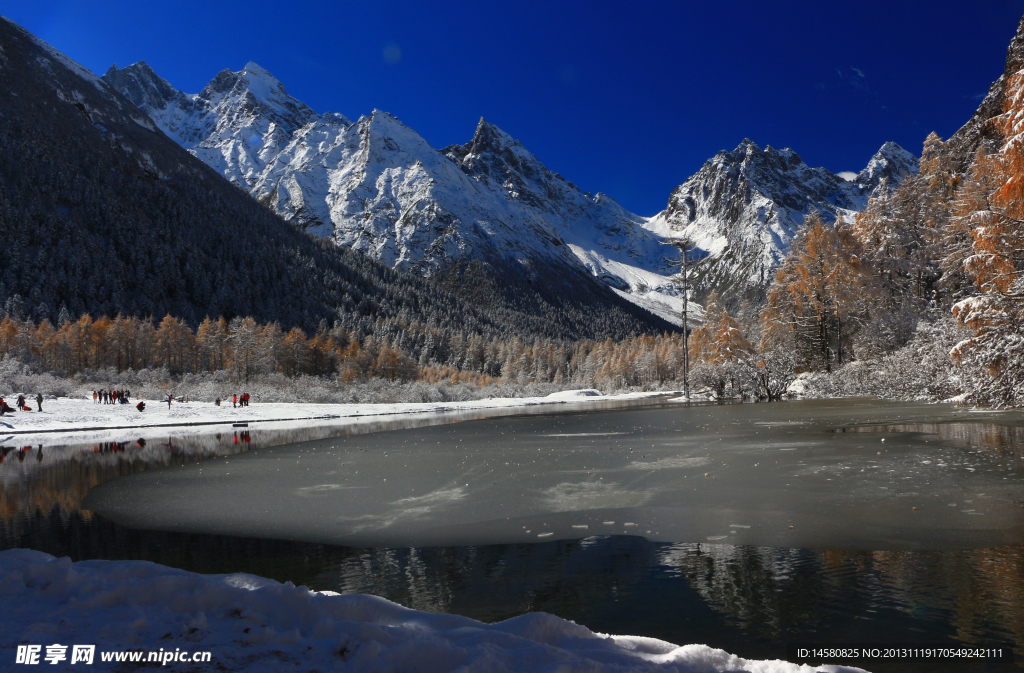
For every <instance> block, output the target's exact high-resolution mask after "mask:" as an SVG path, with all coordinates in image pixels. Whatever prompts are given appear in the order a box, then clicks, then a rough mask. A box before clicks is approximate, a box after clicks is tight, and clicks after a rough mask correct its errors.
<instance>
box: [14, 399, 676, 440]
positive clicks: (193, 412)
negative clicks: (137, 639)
mask: <svg viewBox="0 0 1024 673" xmlns="http://www.w3.org/2000/svg"><path fill="white" fill-rule="evenodd" d="M664 394H665V393H664V392H649V393H628V394H623V395H602V394H601V393H600V392H598V391H596V390H565V391H561V392H557V393H552V394H551V395H548V396H547V397H516V398H493V399H486V400H471V401H465V402H422V403H395V404H294V403H273V402H268V403H255V404H251V405H250V406H246V407H232V406H231V401H230V400H228V401H227V402H222V403H221V406H216V405H214V404H212V403H209V402H172V403H171V405H170V407H168V405H167V402H161V401H159V400H146V410H145V411H141V412H140V411H138V410H137V409H136V408H135V406H134V405H135V402H136V400H132V403H131V404H97V403H95V402H93V401H92V400H91V399H88V400H86V399H74V398H69V397H61V398H56V399H48V400H45V401H44V402H43V411H42V412H41V413H40V412H38V411H35V410H33V411H19V412H14V413H9V414H5V415H3V416H0V438H3V437H5V436H15V437H17V436H26V437H30V438H31V441H32V442H33V443H34V442H35V441H36V440H37V439H38V438H39V437H40V435H41V434H44V433H61V434H62V435H64V438H65V439H67V436H66V434H65V433H72V432H74V433H95V432H104V431H109V430H126V431H128V430H130V431H132V432H133V433H135V432H136V431H139V434H140V436H146V434H147V433H146V432H145V431H146V430H149V431H155V432H156V433H157V434H166V433H167V429H168V428H175V427H182V428H190V429H193V430H199V429H200V428H201V427H202V426H208V427H209V429H215V428H217V427H218V426H219V427H221V428H223V427H228V428H230V426H231V425H233V424H235V423H252V424H259V427H261V428H272V427H273V428H281V427H284V424H286V423H289V424H292V425H309V424H314V423H315V424H318V425H322V424H338V423H340V424H346V423H353V422H359V421H362V420H365V419H369V418H374V417H384V416H395V415H403V414H437V413H443V412H465V411H476V410H480V411H486V410H501V409H511V408H516V407H528V406H537V405H563V404H568V403H581V404H587V403H595V402H597V403H604V402H609V401H611V402H614V401H624V400H634V399H640V398H644V397H652V396H658V395H664ZM9 401H11V402H13V398H9ZM33 404H34V402H33Z"/></svg>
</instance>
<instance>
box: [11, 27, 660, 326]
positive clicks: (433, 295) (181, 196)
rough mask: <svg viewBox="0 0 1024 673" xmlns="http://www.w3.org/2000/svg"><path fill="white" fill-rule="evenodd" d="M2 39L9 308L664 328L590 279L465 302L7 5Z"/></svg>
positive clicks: (58, 314) (27, 313) (314, 322)
mask: <svg viewBox="0 0 1024 673" xmlns="http://www.w3.org/2000/svg"><path fill="white" fill-rule="evenodd" d="M0 48H2V51H0V91H2V96H3V101H4V106H3V110H2V114H0V240H3V246H2V249H0V298H2V299H0V301H2V306H3V311H4V312H5V314H6V315H9V316H11V317H13V318H16V319H23V318H33V319H35V320H37V321H38V320H43V319H46V320H48V321H50V322H51V323H53V324H61V323H62V322H65V321H66V320H67V319H68V318H69V317H70V318H73V319H77V318H78V317H79V316H80V315H81V314H83V313H90V314H92V315H94V316H100V315H107V316H110V317H114V316H115V315H117V314H124V315H134V316H151V317H153V318H156V319H157V320H160V319H161V318H162V317H163V316H164V315H167V314H170V315H173V316H175V317H176V318H179V319H181V320H184V321H186V322H187V323H188V324H190V325H192V326H193V327H194V326H196V325H198V323H199V322H200V321H201V320H202V319H203V318H204V317H205V316H208V315H209V316H211V317H214V318H216V317H218V316H224V317H226V318H229V319H230V318H233V317H236V316H251V317H253V318H254V319H256V320H258V321H260V322H271V321H276V322H278V323H279V324H280V325H282V326H283V327H284V328H286V329H287V328H291V327H293V326H298V327H301V328H303V329H306V330H307V331H311V332H312V331H315V330H317V329H318V328H319V327H320V326H321V323H325V324H326V325H327V326H328V327H333V326H335V324H340V325H343V326H344V327H345V328H347V329H350V330H355V331H356V332H358V333H360V335H361V336H362V335H366V334H372V333H373V331H374V329H375V327H376V325H377V324H378V322H379V321H380V320H382V319H396V320H398V319H401V320H403V321H405V323H406V324H421V325H423V326H425V327H426V326H429V327H431V328H436V329H440V330H442V331H450V332H465V333H466V334H480V335H485V336H488V337H491V336H499V335H500V336H511V335H520V336H523V337H533V336H543V337H549V338H562V339H577V338H588V337H591V338H593V337H597V338H604V337H615V338H621V337H625V336H627V335H630V334H634V333H642V332H647V331H660V330H663V329H671V326H670V325H668V324H667V323H664V322H663V321H661V320H659V319H657V318H655V317H653V316H651V315H649V314H646V313H645V312H643V311H642V310H640V309H636V308H635V307H632V306H630V305H628V304H626V303H625V302H621V301H618V302H616V301H611V302H607V301H606V302H601V303H599V304H598V306H600V308H601V310H600V311H596V310H590V311H588V310H587V307H586V306H579V305H577V303H574V302H573V300H576V299H579V298H580V297H584V296H585V295H586V292H583V293H582V294H581V293H579V292H577V293H576V295H577V296H573V294H572V293H570V292H566V296H565V299H564V301H563V302H562V303H558V302H552V301H539V300H538V299H537V298H536V297H534V296H529V295H524V296H517V297H508V296H505V295H503V294H502V293H494V294H493V295H492V296H490V297H488V301H487V302H485V303H484V302H482V303H480V304H477V305H474V304H473V303H471V302H468V301H466V300H465V299H462V298H459V297H458V296H456V295H455V294H453V293H451V292H449V291H446V290H444V289H442V288H440V287H438V286H437V285H436V284H433V283H431V282H429V281H425V280H422V279H417V278H414V277H412V276H409V275H406V274H403V273H400V272H396V271H393V270H390V269H386V268H385V267H383V266H382V265H380V264H378V263H376V262H373V261H371V260H369V259H367V258H366V257H365V256H363V255H359V254H356V253H352V252H349V251H345V250H339V249H337V247H336V246H333V245H330V244H327V243H321V242H318V241H316V240H313V239H311V238H310V237H308V236H307V235H305V234H304V233H302V232H300V231H298V230H297V229H296V228H294V227H293V226H291V225H289V224H287V223H286V222H284V221H283V220H282V219H281V218H280V217H277V216H276V215H274V214H272V213H271V212H269V211H268V210H267V209H266V208H265V207H264V206H262V205H260V204H259V203H257V202H256V201H254V200H253V199H252V198H251V197H250V196H248V195H247V194H245V193H243V192H242V191H240V190H239V189H237V188H236V187H234V186H232V185H231V184H230V183H228V182H227V181H226V180H225V179H224V178H223V177H221V176H220V175H218V174H216V173H215V172H214V171H213V170H211V169H210V168H208V167H207V166H205V165H204V164H203V163H202V162H200V161H199V160H197V159H196V158H195V157H193V156H191V155H190V154H188V153H187V152H186V151H185V150H183V149H182V148H181V147H179V146H178V145H177V144H176V143H174V142H173V141H172V140H170V139H169V138H167V137H166V136H165V135H164V134H163V133H161V132H160V131H159V130H157V128H156V127H155V126H154V125H153V123H152V121H151V120H150V119H149V118H148V117H147V116H146V115H145V114H144V113H142V112H141V111H139V110H138V109H137V108H136V107H135V106H134V105H132V104H131V103H130V102H128V101H127V100H125V99H124V98H123V97H121V96H120V95H119V94H117V93H116V92H115V91H114V90H113V89H112V88H111V87H109V86H108V85H106V84H105V83H103V82H102V81H101V80H99V79H98V78H96V77H95V76H93V75H92V74H91V73H89V72H88V71H86V70H85V69H84V68H81V66H78V65H77V64H75V63H74V62H72V61H70V60H68V59H67V58H66V57H63V56H62V55H61V54H59V53H58V52H56V51H55V50H53V49H52V48H50V47H48V46H47V45H45V44H44V43H41V42H39V41H38V40H36V39H35V38H34V37H32V36H31V35H29V34H28V33H26V32H25V31H23V30H21V29H20V28H18V27H17V26H15V25H13V24H11V23H9V22H7V21H6V20H0ZM470 280H472V279H470ZM538 280H539V281H540V282H544V279H543V278H541V279H538ZM568 284H569V285H571V280H569V281H568ZM581 303H583V304H586V302H581ZM590 308H591V309H593V308H596V307H595V306H591V307H590Z"/></svg>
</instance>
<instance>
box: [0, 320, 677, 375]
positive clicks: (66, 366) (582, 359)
mask: <svg viewBox="0 0 1024 673" xmlns="http://www.w3.org/2000/svg"><path fill="white" fill-rule="evenodd" d="M682 339H683V337H682V335H680V334H664V335H660V336H639V337H634V338H630V339H625V340H621V341H612V340H610V339H609V340H606V341H554V340H541V339H535V340H533V341H532V342H526V341H523V340H522V339H519V338H512V339H508V340H503V339H500V338H498V337H492V338H490V339H487V338H484V337H481V336H479V335H475V334H473V335H468V336H467V335H464V334H461V333H455V334H446V333H444V332H442V331H440V330H436V329H432V328H429V327H426V326H424V325H421V324H415V323H413V324H410V323H407V322H404V321H399V320H391V321H385V320H380V321H378V323H377V325H376V326H375V329H374V334H372V335H367V336H363V337H361V338H360V335H359V333H358V332H354V331H348V330H346V329H345V328H343V327H335V328H333V329H327V328H326V326H323V327H321V329H320V330H318V331H317V332H316V333H314V334H312V335H308V334H307V333H306V332H304V331H303V330H301V329H298V328H294V329H291V330H289V331H284V330H282V329H281V328H280V326H279V325H278V324H277V323H276V322H270V323H265V324H259V323H257V322H256V321H255V320H254V319H252V318H235V319H233V320H230V321H228V320H225V319H224V318H218V319H216V320H214V319H211V318H206V319H204V320H203V321H202V322H201V323H200V324H199V325H197V326H196V327H195V328H192V327H190V326H189V325H188V324H187V323H186V322H185V321H182V320H179V319H177V318H174V317H172V316H166V317H165V318H164V319H163V320H161V321H160V322H159V323H155V322H154V321H152V320H148V319H144V318H136V317H129V316H116V317H114V318H109V317H106V316H104V317H100V318H98V319H95V320H94V319H93V318H92V317H90V316H89V315H83V316H81V317H80V318H78V319H77V320H64V321H63V322H62V323H61V324H60V325H59V326H56V327H55V326H54V325H53V324H52V323H50V322H49V321H48V320H42V321H39V322H34V321H32V320H29V319H25V320H14V319H12V318H10V317H8V318H4V319H3V320H0V358H2V357H5V356H6V357H12V358H17V359H19V360H21V361H23V362H27V363H30V364H32V365H34V366H35V368H37V369H43V370H47V371H51V372H55V373H59V374H62V375H65V376H73V375H75V374H77V373H79V372H83V371H88V370H97V369H106V368H110V369H114V370H116V371H119V372H120V371H126V370H136V371H137V370H143V369H166V370H167V371H168V373H169V374H171V375H177V374H187V373H199V372H215V371H224V370H227V371H230V372H232V373H233V374H234V375H235V376H236V378H237V379H239V380H245V379H247V378H249V377H252V376H254V375H258V374H268V373H275V372H276V373H282V374H284V375H286V376H290V377H291V376H297V375H300V374H306V375H316V376H335V375H337V376H339V377H340V378H341V379H342V380H343V381H350V382H356V381H365V380H368V379H371V378H383V379H388V380H392V381H413V380H423V381H427V382H432V383H433V382H439V381H444V380H448V381H452V382H469V383H476V384H478V385H487V384H490V383H497V382H514V383H530V382H538V383H544V382H553V383H569V382H572V383H578V384H579V385H581V386H586V387H597V388H603V389H621V388H629V387H645V386H660V385H664V384H666V383H669V382H675V381H680V380H681V378H682V344H683V341H682Z"/></svg>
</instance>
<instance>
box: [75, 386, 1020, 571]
mask: <svg viewBox="0 0 1024 673" xmlns="http://www.w3.org/2000/svg"><path fill="white" fill-rule="evenodd" d="M1003 416H1006V415H1005V414H1003V415H1000V414H977V413H970V412H967V411H964V410H958V409H956V408H954V407H952V406H948V405H924V404H906V403H889V402H879V401H874V400H842V401H838V402H836V401H800V402H791V403H784V404H735V405H720V406H693V407H685V406H681V405H678V404H674V405H672V404H670V405H664V406H660V407H656V408H640V409H636V408H634V409H623V410H616V411H606V412H601V413H591V412H580V413H560V414H542V415H528V416H514V417H508V418H499V419H490V420H486V421H475V422H462V423H455V424H449V425H438V426H433V427H420V428H412V429H404V430H392V431H389V432H381V433H373V434H364V435H358V436H350V437H343V438H338V437H335V438H326V439H320V440H314V441H306V442H301V443H296V444H291V445H286V446H276V447H267V448H257V449H253V450H251V451H248V452H246V453H243V454H240V455H235V456H230V457H223V458H219V459H214V460H206V461H203V462H201V463H196V464H192V465H184V466H182V467H180V468H178V469H170V470H157V471H150V472H145V473H141V474H134V475H131V476H129V477H125V478H122V479H117V480H115V481H112V482H108V483H106V484H103V485H101V486H99V487H97V488H95V489H93V491H92V492H91V493H90V494H89V496H88V498H87V499H86V502H85V506H86V508H87V509H89V510H92V511H93V512H96V513H99V514H101V515H103V516H104V517H107V518H109V519H113V520H114V521H116V522H118V523H120V524H123V525H125V526H129V527H133V528H145V529H156V530H166V531H181V532H196V533H207V534H210V533H214V534H224V535H238V536H248V537H260V538H277V539H290V540H302V541H307V542H319V543H328V544H337V545H346V546H359V547H408V546H464V545H484V544H503V543H518V542H533V541H540V540H548V541H549V540H566V539H579V538H585V537H590V536H594V535H636V536H641V537H644V538H646V539H648V540H651V541H660V542H688V543H696V542H714V543H722V544H733V545H754V546H761V547H787V548H797V547H799V548H827V549H859V550H888V551H900V550H943V549H967V548H980V547H993V546H1000V545H1007V544H1015V543H1020V542H1021V541H1022V534H1024V526H1022V523H1024V509H1022V503H1024V500H1022V497H1024V494H1022V493H1021V488H1020V485H1021V481H1022V479H1024V471H1022V470H1021V468H1022V466H1021V465H1020V462H1019V454H1018V453H1016V452H1015V451H1004V450H1001V449H1002V448H1003V446H1002V445H1005V446H1006V447H1008V446H1010V445H1014V442H1015V441H1016V440H1017V439H1018V435H1019V434H1020V435H1021V436H1024V430H1021V429H1020V428H1017V427H1015V426H1013V424H1012V423H1011V424H1010V426H993V425H991V424H990V423H987V422H985V421H989V420H991V417H996V418H1000V417H1003ZM996 428H998V429H996Z"/></svg>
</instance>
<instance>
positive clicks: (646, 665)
mask: <svg viewBox="0 0 1024 673" xmlns="http://www.w3.org/2000/svg"><path fill="white" fill-rule="evenodd" d="M0 603H2V604H3V606H4V609H3V611H0V669H2V670H22V669H23V670H34V669H36V668H44V669H45V670H48V671H76V670H114V669H116V670H128V669H131V670H134V669H135V668H137V667H138V666H139V665H138V664H130V663H127V662H128V661H131V657H133V656H139V657H141V661H142V662H146V661H150V662H152V661H161V660H165V661H161V663H163V664H164V665H166V666H167V667H168V668H167V669H166V670H220V671H247V672H248V671H252V672H256V671H260V672H262V671H267V672H268V673H269V672H274V673H276V672H278V671H283V670H302V671H312V670H319V671H327V670H345V671H351V672H353V673H355V672H361V671H366V672H370V671H394V672H404V671H409V672H412V671H415V672H417V673H444V672H447V671H456V670H458V671H466V672H471V671H480V672H484V671H486V672H488V673H503V672H509V673H511V672H525V671H586V672H587V673H604V672H607V673H612V672H619V671H622V672H625V671H637V672H642V671H659V672H665V673H669V672H672V671H674V672H676V673H685V672H694V671H700V672H702V673H710V672H712V671H735V672H739V671H749V672H750V673H811V672H812V671H822V672H827V673H854V672H856V671H861V669H856V668H848V667H842V666H817V667H811V666H804V665H797V664H792V663H788V662H784V661H753V660H747V659H743V658H740V657H737V656H734V655H731V654H729V653H727V652H724V651H723V650H718V649H713V648H710V647H707V646H705V645H685V646H682V647H678V646H676V645H672V644H671V643H667V642H664V641H661V640H655V639H653V638H642V637H635V636H607V635H602V634H596V633H593V632H591V631H590V630H589V629H586V628H584V627H583V626H579V625H577V624H575V623H573V622H569V621H565V620H563V619H559V618H558V617H555V616H553V615H549V614H545V613H531V614H526V615H522V616H520V617H515V618H513V619H509V620H507V621H504V622H500V623H498V624H484V623H481V622H478V621H475V620H472V619H468V618H466V617H459V616H455V615H445V614H431V613H427V612H419V611H417V610H410V609H407V608H403V607H401V606H400V605H396V604H395V603H391V602H390V601H387V600H385V599H383V598H378V597H376V596H368V595H362V594H354V595H345V596H342V595H338V594H334V593H332V592H321V593H318V592H315V591H310V590H309V589H307V588H305V587H296V586H294V585H292V584H291V583H285V584H280V583H278V582H275V581H273V580H268V579H264V578H262V577H257V576H254V575H245V574H232V575H198V574H195V573H190V572H185V571H183V570H175V569H173V568H168V567H166V566H161V565H157V564H154V563H149V562H146V561H82V562H79V563H72V562H71V561H70V560H69V559H67V558H63V559H56V558H54V557H52V556H50V555H48V554H44V553H42V552H37V551H30V550H26V549H12V550H8V551H4V552H0ZM76 645H79V646H81V645H85V646H90V645H92V646H95V648H94V650H92V654H91V657H92V665H91V666H90V665H86V664H85V660H84V659H82V657H87V656H89V650H88V647H86V648H85V649H84V650H83V649H82V648H77V649H76V648H75V646H76ZM19 648H20V649H19ZM33 653H34V654H35V656H36V657H37V658H38V659H37V660H38V664H39V665H38V666H31V665H27V666H20V665H17V664H16V663H15V662H16V661H17V659H18V657H19V656H20V657H22V659H25V658H30V657H32V656H33ZM150 653H155V654H154V655H153V656H154V657H155V660H150V659H149V657H150ZM183 653H184V654H183ZM197 653H198V654H199V658H198V659H197V661H201V662H202V661H203V658H204V657H208V660H207V661H205V662H203V663H199V664H196V663H192V657H194V656H196V654H197ZM206 653H208V654H206ZM48 654H50V655H53V656H52V659H53V661H52V663H51V661H50V660H48V659H46V657H47V655H48ZM76 654H77V657H78V658H79V661H77V662H76V663H74V664H72V663H71V662H72V658H73V657H74V656H76ZM118 656H120V657H121V662H122V663H116V662H115V661H111V660H110V659H111V657H113V658H117V657H118ZM104 659H107V660H106V661H104ZM136 661H139V659H136ZM141 665H142V666H146V664H145V663H143V664H141ZM151 667H156V668H160V667H161V666H160V664H159V663H149V665H148V666H147V667H146V668H147V670H148V669H149V668H151Z"/></svg>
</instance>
